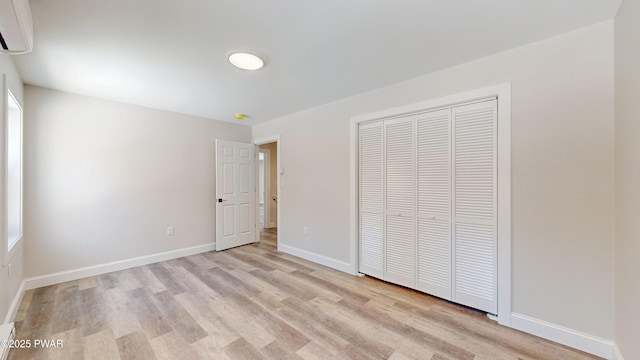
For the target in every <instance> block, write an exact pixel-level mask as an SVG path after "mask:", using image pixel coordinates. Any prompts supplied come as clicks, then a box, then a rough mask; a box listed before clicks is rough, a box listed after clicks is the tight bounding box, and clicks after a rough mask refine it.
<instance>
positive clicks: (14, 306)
mask: <svg viewBox="0 0 640 360" xmlns="http://www.w3.org/2000/svg"><path fill="white" fill-rule="evenodd" d="M24 287H25V282H24V280H23V281H22V283H21V284H20V287H19V288H18V292H16V296H14V297H13V301H12V302H11V306H9V311H7V316H6V317H5V318H4V323H5V324H7V323H10V322H12V321H13V319H14V318H15V317H16V314H17V313H18V309H20V303H21V302H22V297H23V296H24Z"/></svg>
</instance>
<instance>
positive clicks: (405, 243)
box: [384, 115, 416, 288]
mask: <svg viewBox="0 0 640 360" xmlns="http://www.w3.org/2000/svg"><path fill="white" fill-rule="evenodd" d="M414 119H415V115H411V116H406V117H401V118H397V119H391V120H386V121H385V136H384V138H385V151H384V153H385V185H386V189H385V190H386V197H385V207H386V221H385V274H384V279H385V280H387V281H390V282H394V283H396V284H400V285H403V286H407V287H412V288H414V287H415V254H416V241H415V219H414V217H415V210H414V207H415V202H416V201H415V164H414V160H415V150H414V143H415V141H414V134H415V131H414V127H415V121H414Z"/></svg>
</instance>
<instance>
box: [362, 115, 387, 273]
mask: <svg viewBox="0 0 640 360" xmlns="http://www.w3.org/2000/svg"><path fill="white" fill-rule="evenodd" d="M382 131H383V124H382V122H378V123H374V124H366V125H361V126H360V149H359V153H360V154H359V155H360V158H359V164H360V169H359V179H360V272H362V273H363V274H367V275H371V276H374V277H377V278H383V276H384V275H383V274H384V273H383V269H384V248H383V209H384V208H383V200H384V184H383V180H384V178H383V133H382Z"/></svg>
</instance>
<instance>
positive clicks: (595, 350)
mask: <svg viewBox="0 0 640 360" xmlns="http://www.w3.org/2000/svg"><path fill="white" fill-rule="evenodd" d="M511 327H512V328H514V329H518V330H520V331H524V332H526V333H529V334H533V335H536V336H539V337H541V338H545V339H547V340H551V341H555V342H557V343H560V344H563V345H566V346H569V347H572V348H574V349H578V350H582V351H584V352H587V353H589V354H593V355H596V356H600V357H602V358H605V359H609V360H612V359H616V360H620V359H618V358H617V357H615V356H616V355H614V352H615V349H616V348H617V347H616V345H615V343H614V342H613V341H611V340H606V339H602V338H599V337H597V336H593V335H590V334H587V333H583V332H580V331H577V330H573V329H569V328H566V327H563V326H560V325H556V324H552V323H549V322H546V321H543V320H538V319H534V318H532V317H529V316H526V315H522V314H516V313H512V314H511ZM618 353H619V352H618Z"/></svg>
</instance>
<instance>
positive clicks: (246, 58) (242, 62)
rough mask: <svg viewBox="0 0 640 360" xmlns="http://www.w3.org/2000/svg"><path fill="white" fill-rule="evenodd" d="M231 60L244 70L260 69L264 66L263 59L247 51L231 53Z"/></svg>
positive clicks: (234, 64)
mask: <svg viewBox="0 0 640 360" xmlns="http://www.w3.org/2000/svg"><path fill="white" fill-rule="evenodd" d="M229 62H230V63H231V64H233V66H235V67H237V68H240V69H244V70H258V69H260V68H262V67H263V66H264V61H262V59H260V58H259V57H258V56H256V55H253V54H249V53H246V52H236V53H233V54H231V55H229Z"/></svg>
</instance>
